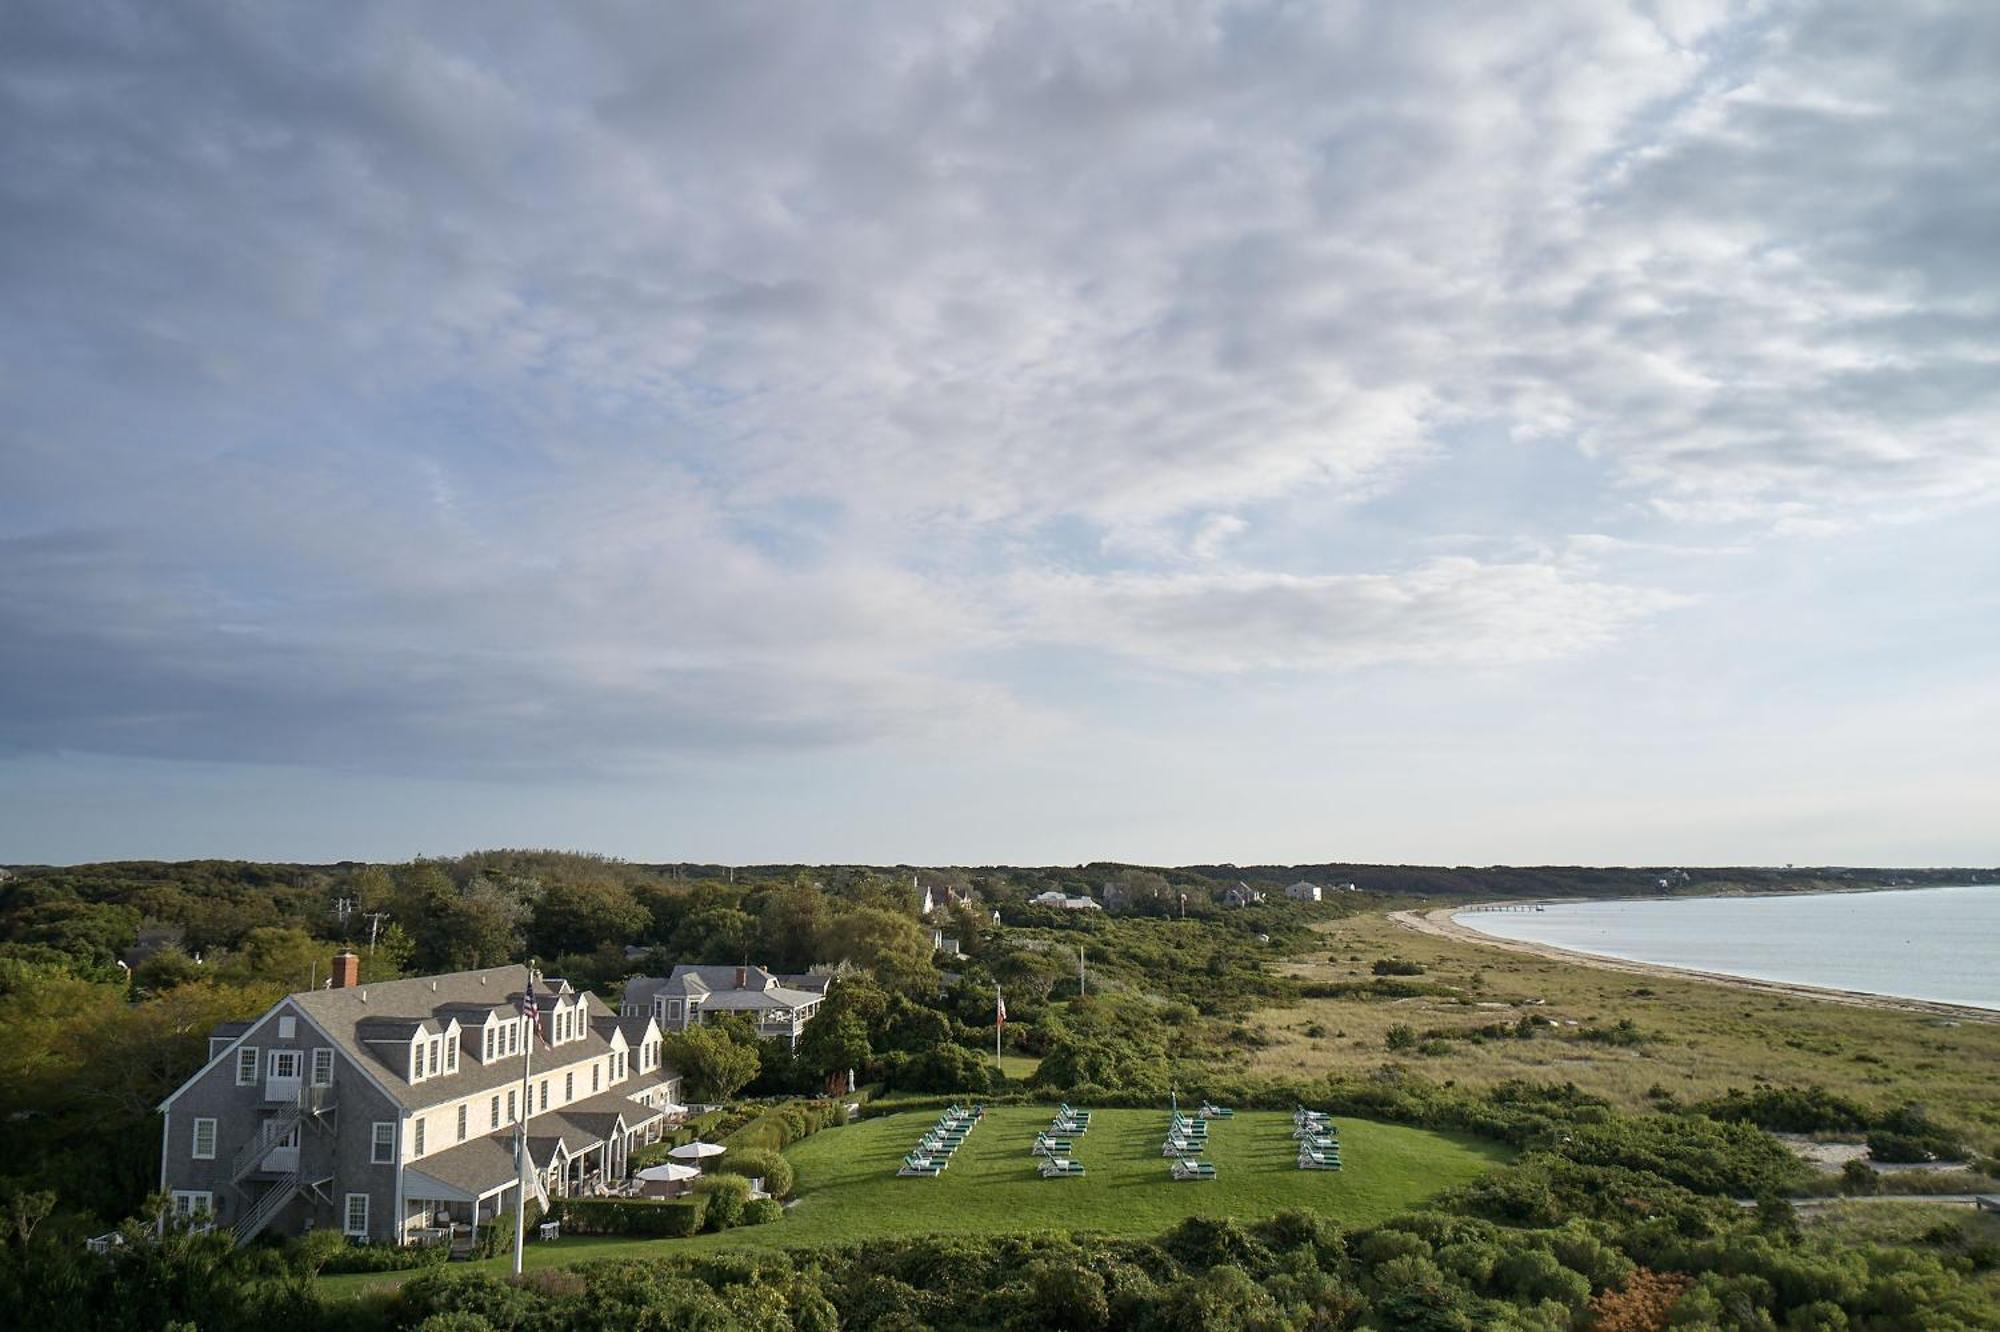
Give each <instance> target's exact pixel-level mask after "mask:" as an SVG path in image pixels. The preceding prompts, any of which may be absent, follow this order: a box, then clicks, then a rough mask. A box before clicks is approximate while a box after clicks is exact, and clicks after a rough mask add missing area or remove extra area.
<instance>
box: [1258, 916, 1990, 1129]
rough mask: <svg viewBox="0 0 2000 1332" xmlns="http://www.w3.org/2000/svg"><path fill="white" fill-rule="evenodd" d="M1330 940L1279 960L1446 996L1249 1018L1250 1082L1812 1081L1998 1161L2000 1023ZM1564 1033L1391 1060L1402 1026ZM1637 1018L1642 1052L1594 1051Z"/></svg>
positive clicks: (1334, 928)
mask: <svg viewBox="0 0 2000 1332" xmlns="http://www.w3.org/2000/svg"><path fill="white" fill-rule="evenodd" d="M1320 928H1321V930H1322V937H1323V942H1322V943H1321V944H1320V945H1318V946H1317V947H1315V948H1314V949H1313V951H1311V952H1310V953H1308V954H1306V955H1304V956H1303V957H1301V958H1299V959H1296V960H1295V961H1293V962H1290V963H1287V964H1284V970H1285V971H1286V972H1288V973H1289V974H1291V975H1294V976H1297V977H1299V978H1300V979H1302V980H1306V981H1313V982H1326V983H1360V984H1363V985H1367V984H1369V983H1371V982H1372V981H1373V980H1374V976H1373V974H1372V970H1371V967H1372V964H1373V963H1374V962H1375V961H1377V960H1379V959H1383V958H1389V957H1395V958H1400V959H1406V960H1408V961H1412V962H1417V963H1421V964H1422V966H1423V968H1424V970H1423V973H1422V974H1421V975H1419V976H1412V977H1398V978H1395V979H1398V980H1407V981H1410V982H1414V983H1417V984H1420V985H1423V986H1435V987H1439V988H1442V989H1446V990H1448V991H1449V992H1448V993H1442V994H1425V995H1418V996H1415V997H1406V998H1386V999H1378V998H1369V999H1353V998H1330V999H1308V1000H1303V1001H1300V1002H1298V1003H1295V1004H1290V1005H1286V1006H1282V1007H1272V1008H1267V1009H1264V1010H1261V1011H1259V1012H1257V1013H1255V1014H1254V1015H1252V1017H1251V1018H1250V1019H1249V1020H1248V1021H1247V1022H1246V1023H1245V1026H1246V1027H1247V1028H1248V1032H1249V1041H1248V1044H1249V1046H1250V1047H1251V1048H1250V1049H1249V1050H1248V1052H1247V1054H1246V1055H1245V1062H1246V1064H1247V1067H1248V1068H1249V1069H1250V1070H1251V1071H1254V1072H1257V1073H1261V1074H1266V1075H1271V1076H1283V1077H1287V1078H1296V1077H1298V1076H1299V1075H1300V1073H1301V1072H1306V1073H1320V1074H1324V1073H1328V1072H1343V1073H1355V1074H1359V1073H1365V1072H1369V1071H1372V1070H1375V1069H1378V1068H1381V1067H1383V1066H1384V1065H1390V1064H1393V1065H1400V1066H1402V1067H1404V1068H1407V1069H1408V1070H1410V1071H1412V1072H1416V1073H1420V1074H1422V1075H1424V1076H1426V1077H1429V1078H1432V1079H1436V1080H1439V1081H1443V1080H1447V1079H1449V1080H1452V1081H1455V1082H1457V1083H1458V1084H1459V1085H1461V1086H1475V1087H1478V1086H1490V1085H1492V1084H1495V1083H1498V1082H1501V1081H1504V1080H1506V1079H1509V1078H1534V1079H1538V1080H1542V1081H1555V1082H1571V1083H1575V1084H1576V1085H1577V1086H1578V1087H1580V1088H1582V1089H1584V1090H1585V1091H1589V1092H1594V1093H1597V1094H1599V1095H1602V1096H1605V1097H1607V1098H1609V1099H1610V1100H1611V1101H1613V1102H1614V1103H1616V1104H1619V1105H1622V1106H1625V1107H1628V1108H1633V1109H1638V1108H1645V1107H1648V1106H1658V1105H1660V1104H1661V1103H1662V1093H1664V1094H1666V1095H1670V1096H1672V1097H1674V1098H1677V1099H1678V1100H1680V1101H1682V1102H1688V1101H1694V1100H1698V1099H1701V1098H1703V1097H1707V1096H1712V1095H1715V1094H1718V1093H1720V1092H1723V1091H1726V1090H1728V1089H1729V1088H1730V1087H1743V1088H1750V1087H1754V1086H1757V1085H1759V1084H1760V1083H1764V1082H1769V1083H1773V1084H1777V1085H1797V1086H1807V1085H1811V1084H1818V1085H1821V1086H1824V1087H1826V1088H1828V1089H1829V1090H1831V1091H1835V1092H1839V1093H1841V1094H1843V1095H1847V1096H1851V1097H1853V1098H1855V1099H1856V1100H1859V1101H1862V1102H1864V1103H1866V1104H1869V1105H1876V1106H1885V1105H1890V1104H1897V1103H1901V1102H1904V1101H1916V1102H1920V1103H1922V1104H1923V1105H1925V1106H1926V1107H1927V1108H1928V1109H1930V1110H1931V1111H1932V1112H1933V1113H1934V1114H1936V1115H1937V1116H1938V1117H1939V1118H1941V1119H1944V1120H1946V1121H1947V1122H1950V1123H1953V1124H1955V1125H1957V1126H1958V1127H1959V1128H1961V1129H1963V1130H1965V1131H1966V1132H1968V1133H1969V1134H1970V1135H1971V1137H1972V1138H1973V1140H1974V1141H1975V1143H1978V1144H1980V1145H1981V1146H1982V1147H1983V1148H1984V1149H1985V1150H1987V1151H1989V1152H1991V1151H1994V1150H1996V1149H2000V1099H1996V1098H1995V1097H1994V1095H1993V1079H1994V1073H1995V1070H1996V1069H2000V1022H1996V1021H1980V1020H1977V1019H1965V1020H1961V1019H1954V1018H1945V1017H1940V1016H1938V1015H1935V1014H1927V1013H1919V1012H1906V1011H1896V1010H1893V1009H1888V1008H1869V1007H1860V1006H1856V1005H1853V1004H1845V1003H1836V1002H1832V1001H1829V1000H1824V999H1812V998H1807V997H1804V996H1799V995H1790V994H1781V993H1771V992H1762V991H1756V990H1749V989H1743V988H1739V987H1735V986H1730V985H1724V984H1718V983H1715V982H1712V981H1706V980H1700V979H1695V978H1692V977H1679V976H1673V975H1670V974H1656V975H1634V974H1627V973H1623V972H1618V971H1610V970H1605V969H1603V968H1598V967H1591V966H1586V965H1582V964H1579V963H1575V962H1568V961H1562V960H1558V959H1553V958H1541V957H1535V956H1532V955H1529V954H1525V953H1519V952H1513V951H1508V950H1503V949H1499V948H1492V947H1487V946H1484V945H1481V944H1478V943H1473V942H1467V941H1463V940H1459V939H1454V938H1444V937H1439V936H1436V935H1431V934H1424V933H1419V932H1417V931H1415V930H1411V929H1407V928H1404V927H1401V926H1398V925H1396V924H1395V923H1394V922H1392V921H1390V920H1389V919H1387V917H1386V916H1385V915H1380V914H1377V915H1367V916H1355V917H1350V918H1348V919H1345V920H1340V921H1333V922H1328V923H1326V924H1325V925H1323V926H1322V927H1320ZM1524 1016H1535V1017H1542V1018H1547V1019H1549V1020H1550V1021H1552V1022H1554V1023H1556V1024H1557V1025H1556V1026H1554V1027H1550V1028H1545V1029H1544V1030H1543V1031H1542V1033H1541V1034H1539V1035H1538V1036H1537V1037H1535V1038H1534V1039H1532V1040H1514V1039H1497V1040H1494V1039H1488V1040H1480V1041H1473V1040H1463V1039H1456V1040H1445V1041H1442V1042H1440V1043H1436V1044H1432V1045H1430V1046H1429V1047H1428V1049H1429V1051H1430V1053H1420V1052H1418V1051H1417V1050H1404V1051H1391V1050H1390V1049H1389V1048H1388V1042H1389V1034H1390V1031H1391V1029H1392V1028H1395V1027H1399V1026H1400V1027H1409V1028H1411V1029H1412V1030H1413V1031H1414V1032H1415V1033H1417V1034H1418V1035H1419V1037H1421V1036H1422V1035H1423V1034H1424V1033H1427V1032H1430V1031H1433V1030H1442V1031H1452V1032H1465V1031H1469V1030H1471V1029H1473V1028H1478V1027H1485V1026H1489V1025H1493V1024H1513V1023H1516V1022H1518V1021H1519V1020H1520V1019H1521V1018H1522V1017H1524ZM1620 1019H1629V1020H1630V1021H1631V1022H1632V1024H1633V1025H1634V1027H1636V1028H1637V1032H1638V1034H1639V1036H1640V1037H1641V1038H1642V1039H1640V1040H1639V1043H1637V1044H1633V1045H1614V1044H1606V1043H1598V1042H1593V1041H1591V1040H1588V1039H1585V1038H1584V1037H1583V1033H1584V1032H1586V1031H1587V1030H1588V1029H1591V1028H1599V1029H1602V1028H1608V1027H1611V1026H1614V1025H1615V1024H1616V1023H1617V1022H1618V1021H1619V1020H1620Z"/></svg>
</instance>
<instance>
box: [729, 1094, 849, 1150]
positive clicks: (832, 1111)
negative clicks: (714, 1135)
mask: <svg viewBox="0 0 2000 1332" xmlns="http://www.w3.org/2000/svg"><path fill="white" fill-rule="evenodd" d="M846 1122H847V1119H846V1111H845V1110H844V1109H843V1108H842V1105H841V1103H840V1102H839V1101H833V1100H825V1101H786V1102H785V1103H784V1104H782V1105H775V1106H772V1107H771V1108H770V1109H769V1110H766V1111H765V1112H764V1113H763V1114H761V1115H758V1116H757V1117H756V1118H755V1119H753V1120H751V1121H750V1122H749V1123H747V1124H745V1125H743V1126H742V1127H741V1128H739V1129H737V1130H736V1131H735V1132H733V1133H730V1134H728V1135H727V1136H725V1137H724V1138H723V1139H722V1145H723V1146H724V1147H727V1148H729V1150H731V1151H741V1150H745V1149H749V1150H753V1151H754V1150H763V1151H768V1152H781V1151H783V1150H784V1149H785V1148H787V1147H789V1146H791V1145H792V1144H793V1143H795V1142H797V1141H799V1140H800V1139H801V1138H809V1137H811V1136H812V1135H813V1134H815V1133H817V1132H819V1131H820V1130H821V1129H823V1128H827V1127H830V1126H832V1125H835V1124H844V1123H846Z"/></svg>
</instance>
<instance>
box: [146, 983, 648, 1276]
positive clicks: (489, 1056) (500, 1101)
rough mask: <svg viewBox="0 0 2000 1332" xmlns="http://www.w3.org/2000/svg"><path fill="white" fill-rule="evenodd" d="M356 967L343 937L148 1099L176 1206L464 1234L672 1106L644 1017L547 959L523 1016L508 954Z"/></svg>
mask: <svg viewBox="0 0 2000 1332" xmlns="http://www.w3.org/2000/svg"><path fill="white" fill-rule="evenodd" d="M359 973H360V960H359V959H358V958H356V957H355V956H354V955H353V954H352V953H343V954H341V955H340V956H339V957H336V958H335V959H334V965H333V975H332V978H331V979H330V980H329V981H328V983H327V987H326V988H324V989H320V990H307V991H302V992H300V993H297V994H290V995H286V996H285V997H284V998H282V999H280V1000H279V1001H278V1002H277V1003H275V1004H273V1005H272V1006H271V1008H270V1010H269V1011H267V1012H266V1013H264V1014H263V1015H262V1016H260V1017H258V1018H255V1019H253V1020H251V1021H249V1022H226V1023H223V1024H221V1025H220V1026H218V1027H216V1028H215V1029H214V1031H212V1032H211V1033H210V1035H209V1059H208V1063H207V1064H205V1065H204V1066H203V1067H202V1068H201V1070H200V1071H199V1072H197V1073H196V1074H195V1075H194V1076H193V1077H191V1078H189V1079H188V1080H187V1081H186V1082H185V1083H183V1084H182V1085H181V1086H180V1087H179V1088H178V1089H177V1090H175V1091H174V1092H173V1094H172V1095H170V1096H168V1097H167V1098H166V1100H165V1101H163V1102H161V1104H160V1114H161V1125H160V1132H161V1150H160V1158H161V1159H160V1190H161V1192H162V1193H164V1194H166V1195H168V1196H169V1197H170V1198H171V1199H172V1202H173V1206H174V1209H175V1210H176V1211H177V1212H180V1213H183V1214H204V1215H206V1216H207V1217H209V1218H210V1219H211V1221H212V1222H213V1223H215V1224H220V1225H225V1226H228V1227H229V1228H230V1229H231V1230H232V1231H233V1232H234V1233H235V1235H236V1238H237V1240H238V1242H246V1241H248V1240H250V1239H252V1238H254V1237H255V1236H256V1235H258V1234H261V1233H263V1232H264V1231H266V1230H272V1231H275V1232H276V1233H279V1234H299V1233H301V1232H303V1231H307V1230H312V1229H324V1228H326V1227H328V1226H338V1227H339V1228H340V1229H341V1231H342V1232H343V1233H345V1234H347V1235H350V1236H352V1237H354V1238H355V1239H357V1240H362V1241H366V1242H370V1243H388V1244H403V1243H409V1242H411V1241H413V1240H419V1239H425V1240H430V1239H440V1238H447V1237H450V1236H452V1235H455V1234H456V1235H464V1234H468V1233H469V1232H470V1230H471V1229H474V1228H476V1227H478V1226H480V1225H483V1224H488V1223H490V1222H491V1221H492V1219H493V1218H494V1216H495V1215H496V1214H498V1213H499V1212H502V1211H507V1210H511V1209H512V1208H513V1207H515V1206H516V1205H517V1203H518V1201H519V1197H520V1193H521V1184H520V1182H519V1181H520V1179H521V1177H522V1175H523V1174H525V1175H526V1177H527V1185H526V1187H527V1191H528V1196H529V1197H530V1198H535V1199H539V1200H541V1201H543V1202H546V1201H547V1199H548V1198H549V1197H550V1196H563V1195H567V1194H569V1193H571V1192H575V1191H577V1190H581V1189H587V1188H589V1187H591V1186H593V1185H594V1184H596V1183H598V1182H600V1181H608V1180H613V1179H618V1178H622V1177H623V1176H624V1174H625V1171H626V1163H627V1161H628V1160H629V1157H630V1154H631V1152H632V1151H633V1150H634V1149H635V1148H637V1147H639V1146H641V1145H643V1144H645V1143H648V1142H656V1141H658V1140H659V1138H660V1135H661V1133H662V1131H663V1130H664V1129H665V1128H667V1127H668V1126H669V1125H671V1124H673V1123H676V1122H678V1120H679V1117H680V1116H681V1115H682V1114H684V1113H685V1107H683V1106H682V1105H680V1104H679V1093H680V1078H679V1075H678V1074H677V1073H676V1072H675V1071H674V1070H673V1069H672V1068H670V1067H668V1066H667V1065H665V1064H664V1063H663V1062H662V1058H661V1054H662V1050H661V1047H662V1042H663V1036H662V1033H661V1030H660V1026H659V1024H658V1023H657V1022H655V1021H653V1020H651V1019H650V1018H649V1017H642V1018H639V1019H636V1020H635V1019H632V1018H627V1017H623V1016H621V1015H619V1014H617V1013H614V1012H612V1011H611V1009H610V1008H609V1007H607V1006H606V1005H605V1004H604V1002H603V1001H602V1000H600V999H598V998H597V997H596V996H594V995H591V994H587V993H580V992H578V991H577V990H575V989H574V988H573V987H571V986H570V985H569V984H568V983H567V982H565V981H562V980H558V979H548V978H542V979H539V980H538V981H537V984H536V986H535V989H536V998H537V1004H536V1012H535V1015H534V1018H533V1022H532V1025H531V1023H530V1020H529V1018H528V1017H527V1016H526V1015H525V1014H524V1013H523V1011H522V998H523V994H524V992H525V990H526V988H527V985H528V980H529V973H528V969H527V968H526V967H520V966H505V967H489V968H486V969H483V970H479V971H459V972H452V973H450V974H447V975H441V976H420V977H416V978H413V979H409V980H396V981H386V982H370V983H368V984H363V983H361V980H360V974H359ZM524 1125H525V1130H524V1128H523V1126H524ZM524 1132H525V1137H526V1143H527V1156H528V1160H529V1165H528V1167H527V1169H526V1170H525V1171H523V1169H522V1168H521V1167H520V1166H519V1165H518V1164H517V1160H516V1141H517V1139H518V1138H519V1137H520V1136H522V1134H523V1133H524Z"/></svg>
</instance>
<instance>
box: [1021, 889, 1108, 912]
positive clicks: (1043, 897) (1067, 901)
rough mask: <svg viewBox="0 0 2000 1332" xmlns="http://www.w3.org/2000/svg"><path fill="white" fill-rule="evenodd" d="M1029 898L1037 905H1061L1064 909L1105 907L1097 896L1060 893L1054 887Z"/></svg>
mask: <svg viewBox="0 0 2000 1332" xmlns="http://www.w3.org/2000/svg"><path fill="white" fill-rule="evenodd" d="M1028 900H1029V901H1030V902H1032V903H1034V904H1035V905H1036V906H1045V907H1060V908H1061V909H1063V910H1064V911H1102V910H1104V908H1103V907H1101V906H1099V905H1098V903H1097V899H1096V898H1093V897H1071V896H1070V895H1069V894H1067V893H1059V892H1056V891H1055V890H1054V889H1051V890H1049V891H1048V892H1046V893H1036V894H1035V895H1034V896H1033V897H1031V898H1029V899H1028Z"/></svg>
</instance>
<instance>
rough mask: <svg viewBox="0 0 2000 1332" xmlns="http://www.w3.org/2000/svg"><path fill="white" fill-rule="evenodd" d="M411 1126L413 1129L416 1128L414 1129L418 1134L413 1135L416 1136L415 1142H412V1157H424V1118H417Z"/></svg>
mask: <svg viewBox="0 0 2000 1332" xmlns="http://www.w3.org/2000/svg"><path fill="white" fill-rule="evenodd" d="M411 1126H412V1127H413V1128H414V1129H415V1130H416V1132H415V1134H414V1135H413V1136H414V1140H413V1141H412V1142H411V1143H410V1155H411V1156H422V1155H423V1154H424V1121H423V1116H421V1115H419V1116H418V1117H417V1118H416V1119H414V1120H412V1121H411Z"/></svg>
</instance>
